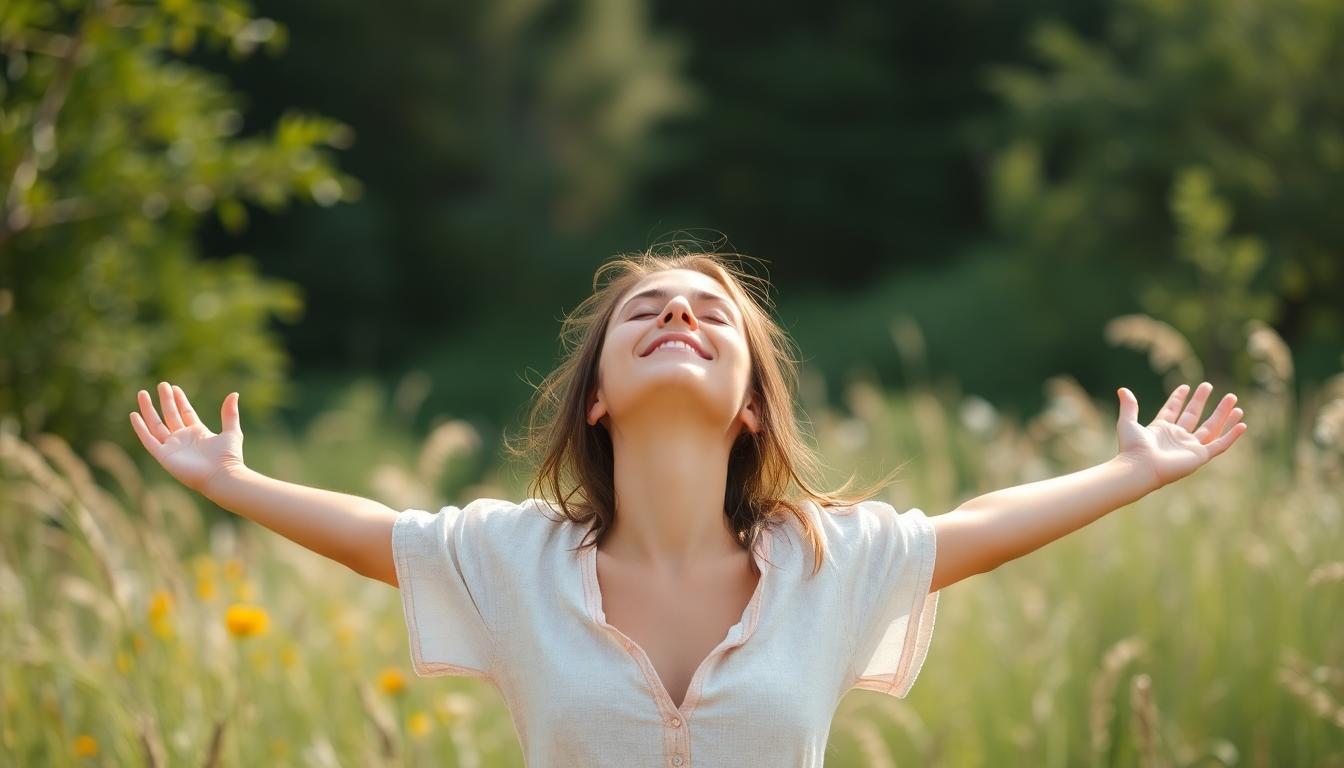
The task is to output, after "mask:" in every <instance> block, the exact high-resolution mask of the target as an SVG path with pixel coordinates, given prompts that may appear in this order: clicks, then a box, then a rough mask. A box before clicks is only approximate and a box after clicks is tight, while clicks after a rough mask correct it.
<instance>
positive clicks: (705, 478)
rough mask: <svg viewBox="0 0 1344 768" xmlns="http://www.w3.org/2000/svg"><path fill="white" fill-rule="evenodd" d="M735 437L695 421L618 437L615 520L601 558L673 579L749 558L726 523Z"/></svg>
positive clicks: (630, 429)
mask: <svg viewBox="0 0 1344 768" xmlns="http://www.w3.org/2000/svg"><path fill="white" fill-rule="evenodd" d="M731 447H732V441H731V439H730V436H729V435H725V434H724V433H723V431H722V429H721V428H716V427H714V426H711V425H706V424H704V423H698V422H695V421H694V420H692V419H666V418H664V419H659V420H657V421H656V423H651V422H643V423H641V422H640V421H638V420H627V421H623V423H622V424H621V425H620V427H619V428H616V429H614V430H613V432H612V449H613V455H614V457H615V459H614V462H615V464H614V470H615V485H616V517H615V520H614V522H613V524H612V527H611V530H610V532H609V533H608V534H607V538H606V540H605V541H604V542H603V545H604V546H603V548H602V549H603V552H604V553H605V554H607V555H609V556H611V557H615V558H616V559H618V560H623V561H626V562H629V563H631V564H635V565H639V566H641V567H647V568H649V569H651V570H653V571H658V572H662V573H664V574H665V575H667V576H670V577H677V576H679V575H682V574H683V573H689V572H694V571H696V570H699V569H701V568H703V567H704V566H705V565H707V564H710V563H714V562H719V563H721V562H722V561H723V559H724V558H725V557H731V556H734V555H737V554H741V553H742V552H743V551H744V550H743V549H742V546H741V544H739V543H738V542H737V538H736V535H735V533H734V532H733V530H732V528H731V527H730V526H729V525H728V519H727V517H726V516H725V515H724V511H723V510H724V499H725V496H726V488H727V482H728V454H729V451H730V450H731Z"/></svg>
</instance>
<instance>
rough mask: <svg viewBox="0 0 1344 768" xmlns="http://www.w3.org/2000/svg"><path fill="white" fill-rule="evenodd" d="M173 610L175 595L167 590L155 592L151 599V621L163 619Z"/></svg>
mask: <svg viewBox="0 0 1344 768" xmlns="http://www.w3.org/2000/svg"><path fill="white" fill-rule="evenodd" d="M172 609H173V595H172V593H171V592H169V591H168V590H166V589H159V590H155V592H154V596H153V597H151V598H150V599H149V619H150V621H153V620H154V619H161V618H163V617H164V616H167V615H168V612H169V611H171V610H172Z"/></svg>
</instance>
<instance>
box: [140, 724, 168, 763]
mask: <svg viewBox="0 0 1344 768" xmlns="http://www.w3.org/2000/svg"><path fill="white" fill-rule="evenodd" d="M139 731H140V748H141V749H143V750H144V752H145V765H147V766H149V768H159V766H161V765H164V759H163V746H162V745H161V744H160V743H159V739H158V736H157V735H156V734H157V731H158V729H157V728H155V727H154V716H153V715H152V714H143V715H141V716H140V728H139Z"/></svg>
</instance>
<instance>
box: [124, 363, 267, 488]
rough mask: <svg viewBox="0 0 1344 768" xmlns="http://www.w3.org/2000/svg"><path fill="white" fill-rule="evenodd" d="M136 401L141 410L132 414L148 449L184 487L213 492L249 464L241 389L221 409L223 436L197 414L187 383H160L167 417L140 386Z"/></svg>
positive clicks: (141, 438) (231, 393) (228, 397)
mask: <svg viewBox="0 0 1344 768" xmlns="http://www.w3.org/2000/svg"><path fill="white" fill-rule="evenodd" d="M136 399H137V400H138V401H139V403H140V413H131V426H132V427H134V428H135V434H136V435H137V436H138V437H139V438H140V442H141V443H142V444H143V445H144V446H145V450H147V451H149V453H150V455H151V456H153V457H154V459H155V460H156V461H158V462H159V464H160V465H162V466H163V468H164V469H166V470H168V474H170V475H172V476H173V477H175V478H177V479H178V481H179V482H181V483H182V484H183V485H185V486H187V487H188V488H190V489H192V490H193V491H196V492H197V493H200V494H202V495H206V496H208V494H207V493H206V491H207V490H208V488H209V485H210V483H211V482H212V481H214V480H215V479H216V478H219V477H223V476H224V475H226V474H228V473H229V472H233V471H236V470H240V469H243V468H244V465H243V430H242V429H241V428H240V427H239V425H238V393H237V392H230V393H229V395H228V396H227V397H225V398H224V404H223V405H222V406H221V407H220V414H221V416H222V419H223V430H222V431H221V432H220V433H219V434H215V433H214V432H211V431H210V430H209V428H207V427H206V426H205V424H204V423H203V422H202V421H201V420H200V419H199V418H198V417H197V416H196V411H195V410H194V409H193V408H192V407H191V402H190V401H188V400H187V394H186V393H185V392H183V391H182V388H181V387H178V386H176V385H173V386H170V385H169V384H168V382H166V381H162V382H159V404H160V406H161V407H162V408H163V420H162V421H160V420H159V415H158V413H156V412H155V411H154V401H153V400H152V399H151V398H150V396H149V393H148V392H146V391H145V390H143V389H142V390H140V391H139V392H138V393H136Z"/></svg>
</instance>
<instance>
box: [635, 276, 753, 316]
mask: <svg viewBox="0 0 1344 768" xmlns="http://www.w3.org/2000/svg"><path fill="white" fill-rule="evenodd" d="M650 289H661V290H664V291H673V292H685V293H686V294H687V298H689V299H690V300H691V302H692V303H698V300H697V299H696V298H695V294H696V293H698V292H701V291H703V292H705V293H711V294H714V295H715V296H717V297H720V298H722V299H723V300H724V301H725V302H727V304H728V306H729V308H731V309H734V310H735V309H737V307H736V305H735V304H734V302H733V297H732V296H731V295H729V293H728V291H727V290H726V289H724V287H723V286H722V285H720V284H719V281H718V280H715V279H714V278H712V277H710V276H709V275H706V274H704V273H703V272H696V271H695V270H693V269H666V270H663V271H661V272H655V273H653V274H652V275H647V276H645V277H644V278H643V279H641V280H640V281H639V282H637V283H635V284H634V285H633V286H631V288H630V289H629V290H627V291H626V292H625V294H624V295H622V296H621V299H620V301H619V302H617V305H616V306H617V307H618V308H619V307H621V306H624V305H625V303H626V302H628V301H629V300H630V299H631V298H632V297H634V296H635V295H637V294H640V293H643V292H645V291H648V290H650ZM663 300H665V299H663Z"/></svg>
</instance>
